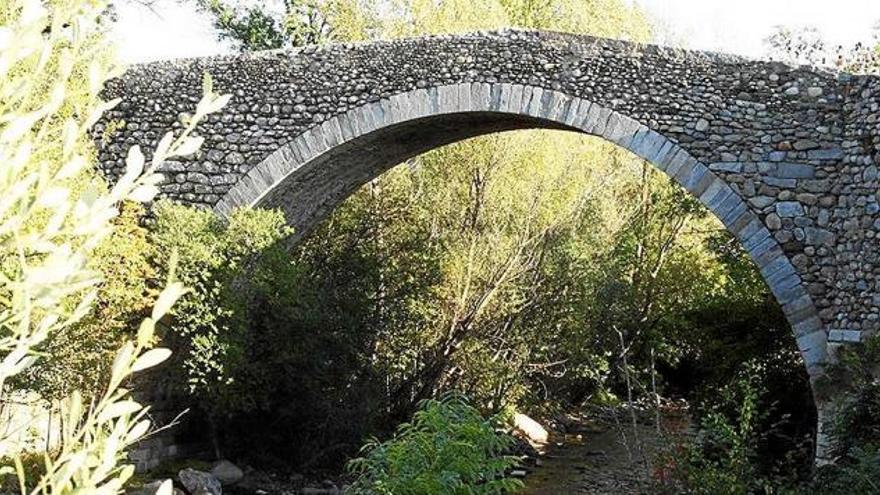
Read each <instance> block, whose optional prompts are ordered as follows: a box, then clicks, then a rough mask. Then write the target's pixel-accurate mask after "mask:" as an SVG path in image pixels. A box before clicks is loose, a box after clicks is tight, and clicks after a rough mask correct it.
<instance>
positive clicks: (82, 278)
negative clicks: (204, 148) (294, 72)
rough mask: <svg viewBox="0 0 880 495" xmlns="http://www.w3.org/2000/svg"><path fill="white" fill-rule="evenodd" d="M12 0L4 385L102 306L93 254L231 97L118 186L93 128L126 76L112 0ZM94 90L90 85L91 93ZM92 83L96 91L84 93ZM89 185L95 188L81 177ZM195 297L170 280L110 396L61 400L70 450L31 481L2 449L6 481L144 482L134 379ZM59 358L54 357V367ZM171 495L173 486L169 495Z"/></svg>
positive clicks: (207, 99)
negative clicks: (166, 327)
mask: <svg viewBox="0 0 880 495" xmlns="http://www.w3.org/2000/svg"><path fill="white" fill-rule="evenodd" d="M48 5H49V6H50V8H47V6H46V5H44V3H43V2H40V1H39V0H12V1H11V2H6V3H4V4H3V6H0V20H2V22H3V24H2V25H0V164H2V168H0V282H2V287H0V388H2V389H3V390H4V391H6V389H8V380H9V379H10V378H11V377H13V376H15V375H17V374H19V373H21V372H22V371H23V370H25V369H26V368H28V367H29V366H30V365H32V364H33V363H34V362H35V361H36V360H37V359H39V358H41V357H42V356H41V354H40V348H41V346H42V345H43V344H45V343H46V342H47V341H49V340H50V339H52V338H53V336H56V335H58V334H59V333H60V332H63V331H65V330H66V329H67V328H69V327H70V326H71V325H73V324H75V323H77V322H78V321H80V320H81V319H82V318H83V317H84V316H85V315H87V314H88V313H89V312H90V311H91V310H92V308H93V305H94V303H95V300H96V291H97V286H98V285H99V284H100V283H101V277H100V274H98V273H96V272H94V271H92V270H90V269H89V260H90V257H91V256H93V253H94V248H95V247H96V246H98V245H99V243H100V242H101V241H102V240H103V239H105V238H106V237H107V235H108V234H109V233H110V232H111V231H112V225H111V221H112V220H113V219H114V218H115V217H116V216H117V215H118V214H119V209H118V205H119V204H120V202H122V201H123V200H134V201H141V202H144V201H151V200H152V199H153V198H154V197H155V195H156V194H157V193H158V187H157V184H159V183H160V182H161V180H162V176H161V175H160V174H158V173H157V172H156V170H157V168H158V166H159V165H160V164H161V163H162V162H163V161H164V160H166V159H168V158H170V157H175V156H183V155H188V154H192V153H193V152H195V151H196V150H198V148H199V147H200V145H201V143H202V138H199V137H194V136H192V132H193V131H194V129H195V127H196V125H197V124H198V122H199V121H200V120H201V119H203V118H204V117H205V116H206V115H208V114H209V113H212V112H215V111H217V110H219V109H220V108H222V107H223V106H224V105H225V104H226V102H227V101H228V99H229V97H228V96H219V95H217V94H215V93H214V92H213V89H212V84H211V81H210V78H209V77H207V76H206V79H205V84H204V90H205V94H204V97H203V99H202V100H201V101H200V102H199V104H198V106H197V108H196V111H195V114H194V115H193V116H191V117H190V118H188V119H186V122H185V127H184V129H183V131H182V132H180V133H179V134H178V135H174V134H172V133H168V134H166V135H165V136H164V137H163V138H162V139H161V140H160V141H159V143H158V146H157V148H156V150H155V152H154V153H153V157H152V160H151V161H150V162H149V164H148V163H147V162H146V159H145V157H144V155H143V153H142V152H141V150H140V148H138V147H134V148H132V149H131V150H130V151H129V153H128V156H127V160H126V172H125V173H124V174H123V176H122V177H121V178H120V179H119V180H118V181H117V183H116V184H115V185H114V186H113V187H112V188H111V189H109V191H108V190H107V189H106V188H105V187H103V185H101V184H100V183H99V182H98V181H97V180H94V179H91V180H89V179H88V178H89V177H92V176H91V175H90V174H91V173H92V168H91V167H90V165H91V158H90V157H91V154H90V149H89V145H88V143H89V130H90V129H91V127H92V126H93V125H94V124H95V123H96V122H97V120H98V119H99V118H100V116H101V115H102V114H103V112H104V111H106V110H107V109H109V108H112V106H113V105H114V104H115V103H116V102H107V103H104V102H101V101H100V99H99V91H100V89H101V87H102V85H103V82H104V81H106V80H107V79H108V78H109V77H112V75H114V74H116V71H115V69H114V67H113V65H112V63H111V62H109V61H107V60H106V59H103V58H100V57H94V55H95V54H96V53H99V52H100V51H101V49H102V48H101V47H102V43H103V41H102V38H101V32H100V25H99V23H98V17H99V14H100V12H101V11H102V10H103V8H104V7H105V6H104V5H103V4H101V3H100V2H94V1H86V0H67V1H58V2H52V3H50V4H48ZM86 81H87V84H86ZM84 86H85V87H84ZM83 177H86V178H87V179H86V180H83ZM184 292H185V289H184V287H183V286H182V284H180V283H178V282H174V281H173V280H170V281H169V284H168V285H167V287H166V288H165V289H164V290H163V291H162V292H161V294H160V295H159V297H158V299H157V301H156V303H155V306H154V308H153V312H152V315H151V316H150V317H149V318H147V319H145V320H144V321H143V322H142V324H141V325H140V329H139V330H138V333H137V339H136V341H135V342H127V343H126V344H124V345H123V346H122V348H121V349H120V350H119V352H118V354H117V356H116V359H115V361H114V363H113V367H112V372H111V376H110V379H109V382H108V384H107V387H106V390H105V391H104V393H103V395H101V396H100V397H99V398H97V399H96V400H94V401H93V402H92V403H91V404H87V403H85V401H84V400H83V397H82V395H80V394H79V393H74V394H72V395H71V397H69V398H68V399H67V400H65V401H62V403H63V405H62V411H61V417H62V418H63V419H64V421H63V424H64V428H63V431H62V440H61V443H60V446H59V448H58V449H57V451H55V452H52V453H47V454H45V456H44V459H43V469H42V473H41V474H40V475H38V479H35V480H29V479H28V475H27V473H26V472H25V469H24V467H23V463H22V461H21V455H22V454H23V448H22V446H21V445H20V444H19V442H16V441H15V437H14V435H12V436H10V437H9V438H4V439H0V440H2V442H0V458H2V459H7V460H10V459H11V460H10V461H9V462H6V461H4V463H5V464H6V465H5V466H4V467H3V468H2V471H0V473H2V475H3V476H4V477H6V476H9V475H15V476H16V477H17V479H18V489H19V490H20V491H21V492H22V493H33V494H38V493H52V494H59V493H99V494H100V493H108V494H109V493H118V492H119V491H120V490H121V489H122V486H123V484H124V483H125V482H126V480H128V479H129V478H130V477H131V475H132V474H133V472H134V468H133V466H131V465H123V464H122V461H123V460H124V456H125V448H126V447H127V446H129V445H131V444H133V443H134V442H137V441H138V440H140V439H141V438H142V437H143V436H144V435H145V434H147V433H148V432H149V430H150V428H151V425H150V422H149V421H148V420H147V419H146V418H145V415H146V412H147V409H146V408H145V407H143V406H142V405H141V404H139V403H137V402H135V401H134V400H132V399H131V398H130V394H129V390H128V389H127V388H125V387H124V386H123V384H124V383H125V381H126V380H127V379H128V378H129V377H130V376H131V375H132V374H133V373H136V372H138V371H141V370H144V369H147V368H150V367H153V366H155V365H157V364H159V363H160V362H162V361H163V360H165V359H166V358H167V357H168V355H169V354H170V351H169V350H167V349H161V348H157V349H151V348H150V347H151V343H152V341H153V336H154V332H155V326H156V322H157V321H159V320H160V319H161V318H162V317H163V316H164V315H165V314H166V313H167V312H168V311H169V310H170V309H171V306H172V305H173V304H174V303H175V301H176V300H177V299H178V298H179V297H180V296H181V295H182V294H183V293H184ZM43 358H48V359H51V356H48V357H43ZM163 490H164V491H165V492H166V493H170V490H171V487H170V485H168V486H166V487H164V488H163Z"/></svg>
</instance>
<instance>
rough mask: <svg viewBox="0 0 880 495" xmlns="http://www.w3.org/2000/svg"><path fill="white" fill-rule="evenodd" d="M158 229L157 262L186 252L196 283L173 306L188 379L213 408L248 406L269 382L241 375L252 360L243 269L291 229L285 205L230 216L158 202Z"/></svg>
mask: <svg viewBox="0 0 880 495" xmlns="http://www.w3.org/2000/svg"><path fill="white" fill-rule="evenodd" d="M153 211H154V213H155V216H156V221H155V224H154V225H153V228H152V231H151V242H152V243H153V244H154V245H155V249H156V253H157V256H161V258H158V259H157V265H159V267H160V269H163V270H164V269H167V268H168V267H167V266H163V264H164V263H166V261H167V260H166V258H165V256H166V255H165V253H170V252H176V253H178V256H179V261H178V264H177V276H178V277H179V279H180V280H181V281H182V282H183V283H184V284H186V285H187V287H190V288H191V292H190V293H188V294H187V295H186V296H184V297H183V298H182V299H181V300H180V301H179V303H178V305H177V306H176V307H175V309H174V311H173V317H174V322H173V324H172V325H171V328H172V335H169V336H168V337H169V338H170V339H171V340H170V342H171V343H172V345H173V346H174V347H175V349H177V351H178V352H177V361H178V363H179V365H180V367H179V369H180V371H181V373H182V377H181V378H182V380H183V382H184V386H185V388H186V390H187V392H188V393H190V394H192V395H193V396H194V397H195V398H196V400H197V401H198V402H199V404H200V405H201V406H202V407H203V408H204V409H205V410H206V411H223V413H224V414H230V413H232V412H235V411H247V410H250V409H252V408H253V407H254V406H255V405H256V403H257V402H259V400H260V397H259V393H261V392H264V390H263V389H260V388H255V387H252V386H250V385H249V384H248V383H247V382H246V381H244V380H242V379H241V377H242V376H243V375H244V374H245V373H246V372H247V368H248V367H249V366H259V362H254V361H251V360H249V359H248V357H247V353H246V342H247V330H248V326H247V321H248V315H247V302H248V296H247V293H248V288H249V286H250V284H249V283H247V282H245V281H244V280H243V276H244V275H245V274H246V273H248V272H249V270H250V269H251V268H252V267H253V266H254V264H255V263H256V262H257V260H258V259H259V257H260V256H261V255H262V254H264V252H265V251H266V250H268V249H270V248H272V247H273V246H275V245H276V243H277V242H278V241H279V240H281V239H283V238H284V237H286V236H287V235H289V234H290V229H289V228H288V227H287V223H286V221H285V219H284V215H283V214H282V213H280V212H279V211H268V210H251V209H240V210H237V211H235V212H234V213H233V214H232V215H231V216H230V218H229V219H228V220H226V219H223V218H221V217H219V216H217V215H215V214H214V213H213V212H211V211H208V210H203V209H197V208H191V207H187V206H183V205H178V204H174V203H170V202H167V201H160V202H158V203H157V204H156V205H155V206H154V209H153Z"/></svg>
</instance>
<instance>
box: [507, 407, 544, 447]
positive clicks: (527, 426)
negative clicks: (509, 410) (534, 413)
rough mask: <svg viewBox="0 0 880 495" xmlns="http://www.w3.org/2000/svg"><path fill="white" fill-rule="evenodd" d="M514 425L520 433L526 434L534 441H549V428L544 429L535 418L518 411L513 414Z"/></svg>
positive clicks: (541, 442) (542, 442) (540, 442)
mask: <svg viewBox="0 0 880 495" xmlns="http://www.w3.org/2000/svg"><path fill="white" fill-rule="evenodd" d="M513 427H514V428H516V429H517V430H518V431H519V432H520V433H522V434H523V435H525V437H526V438H527V439H528V440H529V441H531V442H533V443H537V444H544V443H547V440H548V439H549V437H550V435H549V434H548V433H547V430H546V429H544V427H543V426H541V425H540V424H538V422H537V421H535V420H534V419H532V418H530V417H528V416H526V415H525V414H522V413H516V414H514V415H513Z"/></svg>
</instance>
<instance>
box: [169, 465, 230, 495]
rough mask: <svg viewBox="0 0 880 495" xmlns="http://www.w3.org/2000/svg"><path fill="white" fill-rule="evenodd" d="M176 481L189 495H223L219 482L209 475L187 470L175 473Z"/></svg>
mask: <svg viewBox="0 0 880 495" xmlns="http://www.w3.org/2000/svg"><path fill="white" fill-rule="evenodd" d="M177 479H178V480H180V483H181V484H182V485H183V486H184V487H185V488H186V490H187V491H188V492H189V493H190V495H223V488H222V487H221V485H220V480H218V479H217V478H215V477H214V475H212V474H210V473H205V472H203V471H197V470H195V469H190V468H187V469H182V470H181V471H180V472H179V473H177Z"/></svg>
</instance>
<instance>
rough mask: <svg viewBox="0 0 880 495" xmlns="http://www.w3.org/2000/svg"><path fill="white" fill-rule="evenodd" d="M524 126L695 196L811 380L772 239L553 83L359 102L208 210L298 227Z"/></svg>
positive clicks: (815, 368)
mask: <svg viewBox="0 0 880 495" xmlns="http://www.w3.org/2000/svg"><path fill="white" fill-rule="evenodd" d="M523 128H545V129H564V130H570V131H575V132H580V133H584V134H589V135H594V136H599V137H602V138H604V139H606V140H608V141H610V142H613V143H615V144H617V145H619V146H621V147H623V148H625V149H627V150H629V151H631V152H633V153H634V154H636V155H638V156H639V157H641V158H643V159H645V160H647V161H648V162H650V163H652V164H653V165H654V166H655V167H656V168H658V169H660V170H662V171H663V172H664V173H666V174H667V175H668V176H669V177H670V178H671V179H672V180H674V181H675V182H676V183H678V184H679V185H681V186H682V187H683V188H684V189H685V190H687V191H688V192H689V193H690V194H692V195H693V196H695V197H696V198H698V199H699V201H700V202H701V203H702V204H703V205H705V206H706V207H707V208H708V209H709V211H711V212H712V213H713V214H714V215H715V216H716V217H717V218H718V219H719V220H720V221H721V222H722V223H723V224H724V225H725V227H726V228H727V229H728V230H729V231H730V232H731V233H732V234H733V235H735V236H736V238H737V239H738V240H739V242H740V243H741V245H742V246H743V247H744V249H745V250H746V251H747V252H748V253H749V255H750V256H751V258H752V260H753V261H754V262H755V264H756V265H757V266H758V268H759V270H760V272H761V275H762V276H763V278H764V280H765V281H766V282H767V284H768V286H769V287H770V289H771V291H772V292H773V295H774V296H775V298H776V300H777V302H778V303H779V305H780V306H781V307H782V310H783V312H784V313H785V316H786V318H787V319H788V321H789V323H790V324H791V327H792V330H793V332H794V336H795V338H796V340H797V345H798V348H799V350H800V352H801V355H802V356H803V359H804V363H805V365H806V367H807V371H808V373H809V375H810V377H811V379H815V378H817V377H818V376H820V375H821V373H822V371H823V367H824V365H825V364H826V362H827V360H828V351H827V349H828V347H827V343H828V340H827V334H826V332H825V331H824V329H823V326H822V322H821V320H820V318H819V315H818V312H817V310H816V307H815V306H814V304H813V300H812V298H811V296H810V294H809V293H808V292H807V290H806V288H805V287H804V285H803V283H802V281H801V278H800V276H799V275H798V274H797V272H796V270H795V268H794V266H793V265H792V263H791V261H790V260H789V258H788V256H786V254H785V253H784V251H783V250H782V248H781V247H780V245H779V243H778V242H777V241H776V239H774V237H773V236H772V235H771V233H770V231H769V230H768V229H767V227H766V225H764V223H763V222H762V221H761V219H760V218H759V217H758V216H757V215H755V213H754V212H753V211H752V210H751V209H750V208H749V207H748V206H747V205H746V203H745V202H744V201H743V199H742V198H741V197H740V195H739V194H738V193H737V192H736V191H734V190H733V188H731V187H730V185H729V184H727V182H725V181H724V180H723V179H722V178H720V177H719V176H718V175H717V174H715V173H714V172H713V171H712V170H710V168H709V167H707V166H706V165H705V164H704V163H702V162H700V161H699V160H697V159H695V158H694V157H693V156H692V155H691V154H690V153H688V152H687V151H685V150H684V149H683V148H682V147H680V146H679V145H678V144H677V143H676V142H675V141H673V140H671V139H669V138H667V137H666V136H663V135H661V134H659V133H657V132H655V131H654V130H652V129H650V128H649V127H648V126H646V125H644V124H642V123H640V122H638V121H637V120H635V119H633V118H631V117H630V116H627V115H624V114H623V113H620V112H617V111H615V110H613V109H611V108H608V107H606V106H602V105H600V104H598V103H595V102H592V101H589V100H586V99H583V98H580V97H577V96H571V95H567V94H564V93H562V92H559V91H555V90H548V89H544V88H541V87H538V86H530V85H520V84H509V83H495V84H491V83H460V84H451V85H444V86H438V87H432V88H421V89H416V90H412V91H407V92H402V93H398V94H396V95H393V96H391V97H389V98H382V99H379V100H377V101H374V102H372V103H368V104H365V105H361V106H359V107H357V108H355V109H353V110H349V111H347V112H345V113H341V114H339V115H336V116H334V117H331V118H329V119H328V120H326V121H324V122H322V123H321V124H319V125H315V126H313V127H311V128H310V129H308V130H306V131H305V132H303V133H302V134H300V135H299V136H296V137H295V138H294V139H293V140H292V141H290V142H289V143H288V144H286V145H284V146H282V147H281V148H279V149H278V150H277V151H275V152H274V153H272V154H270V155H269V156H268V157H266V158H265V159H264V160H263V161H262V162H260V163H259V164H258V165H256V166H255V167H253V168H252V169H251V170H250V171H249V172H248V173H247V174H246V175H245V176H244V177H242V179H241V180H239V181H238V183H237V184H236V185H235V186H234V187H233V188H232V189H230V191H229V192H228V193H227V194H225V195H224V196H223V197H221V199H220V201H219V202H218V203H217V204H216V206H215V211H216V212H218V213H220V214H223V215H227V214H229V213H230V212H231V211H232V210H233V209H234V208H236V207H240V206H267V207H280V208H282V210H283V211H284V212H285V214H286V215H287V217H288V221H290V222H291V223H292V224H293V225H294V226H296V227H298V230H299V231H300V233H302V232H305V231H307V230H308V229H309V228H310V227H311V226H312V225H314V224H315V223H316V222H317V221H319V220H320V219H321V218H323V217H325V216H326V215H327V214H329V212H330V211H332V209H333V208H334V207H335V206H336V205H338V204H339V203H340V202H341V201H342V200H344V199H345V198H346V197H348V195H349V194H351V193H352V192H353V191H354V190H355V189H356V188H357V187H359V186H360V185H362V184H364V183H365V182H366V181H368V180H370V179H372V178H374V177H376V176H378V175H380V174H381V173H382V172H384V171H385V170H387V169H388V168H390V167H392V166H394V165H396V164H398V163H401V162H403V161H404V160H406V159H408V158H410V157H412V156H415V155H418V154H420V153H423V152H425V151H428V150H430V149H433V148H436V147H439V146H442V145H445V144H450V143H453V142H456V141H460V140H462V139H466V138H469V137H474V136H478V135H483V134H488V133H492V132H498V131H504V130H512V129H523ZM820 409H821V408H820ZM820 414H821V410H820ZM820 422H821V421H820Z"/></svg>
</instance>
